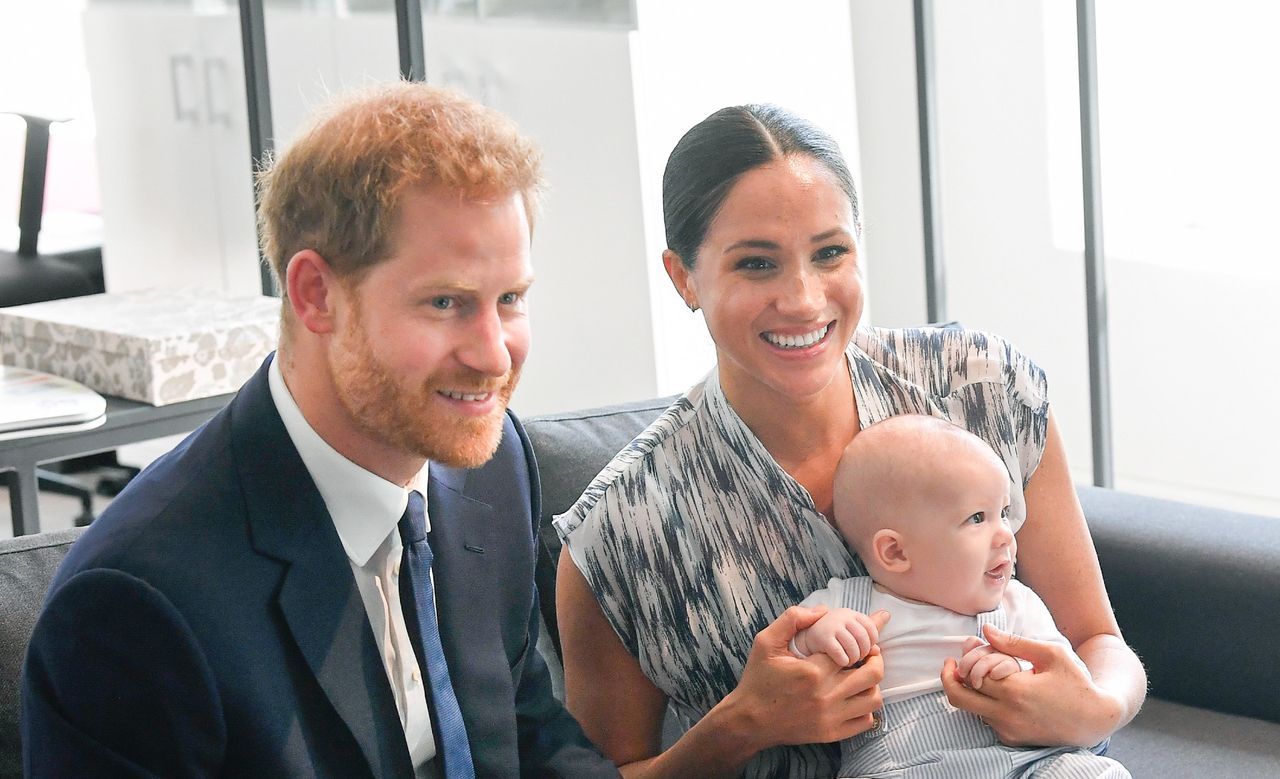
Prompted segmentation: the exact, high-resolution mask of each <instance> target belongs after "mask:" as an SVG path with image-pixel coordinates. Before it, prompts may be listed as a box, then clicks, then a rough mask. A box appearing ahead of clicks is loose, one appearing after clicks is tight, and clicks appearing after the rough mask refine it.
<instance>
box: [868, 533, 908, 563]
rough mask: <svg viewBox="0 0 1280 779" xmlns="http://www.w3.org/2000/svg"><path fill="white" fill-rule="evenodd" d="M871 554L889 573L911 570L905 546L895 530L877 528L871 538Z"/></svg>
mask: <svg viewBox="0 0 1280 779" xmlns="http://www.w3.org/2000/svg"><path fill="white" fill-rule="evenodd" d="M871 554H873V555H875V559H876V562H877V563H879V564H880V567H881V568H884V569H885V570H886V571H889V572H890V573H906V572H907V571H909V570H911V560H910V559H908V558H907V548H906V546H904V545H903V541H902V536H900V535H899V534H898V531H896V530H889V529H884V530H877V531H876V534H875V536H874V537H873V538H872V539H871Z"/></svg>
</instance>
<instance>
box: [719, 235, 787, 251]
mask: <svg viewBox="0 0 1280 779" xmlns="http://www.w3.org/2000/svg"><path fill="white" fill-rule="evenodd" d="M734 249H772V250H773V251H777V250H778V244H776V243H774V242H773V241H766V240H764V239H763V238H748V239H747V240H745V241H738V242H737V243H735V244H731V245H730V246H729V247H727V248H726V249H725V250H724V253H725V254H728V253H729V252H731V251H733V250H734Z"/></svg>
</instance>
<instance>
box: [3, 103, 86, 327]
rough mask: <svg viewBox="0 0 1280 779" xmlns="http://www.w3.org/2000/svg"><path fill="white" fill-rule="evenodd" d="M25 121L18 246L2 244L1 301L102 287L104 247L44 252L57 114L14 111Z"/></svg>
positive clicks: (42, 298) (57, 296)
mask: <svg viewBox="0 0 1280 779" xmlns="http://www.w3.org/2000/svg"><path fill="white" fill-rule="evenodd" d="M16 115H17V116H20V117H22V119H23V121H25V122H26V123H27V140H26V144H25V146H24V149H25V151H24V153H23V163H22V196H21V198H20V200H19V202H18V249H17V251H7V250H0V307H3V306H18V305H22V304H24V303H39V302H41V301H45V300H59V299H61V298H71V297H79V296H80V295H92V294H93V293H95V292H104V291H105V289H104V288H103V283H102V247H100V246H94V247H90V248H87V249H82V250H78V251H72V252H63V253H60V254H40V253H39V252H38V250H37V245H38V243H39V239H40V228H41V225H42V223H43V221H44V190H45V173H46V171H47V170H48V167H49V125H51V124H53V123H54V122H55V121H62V120H57V119H46V118H43V117H39V116H30V115H28V114H16Z"/></svg>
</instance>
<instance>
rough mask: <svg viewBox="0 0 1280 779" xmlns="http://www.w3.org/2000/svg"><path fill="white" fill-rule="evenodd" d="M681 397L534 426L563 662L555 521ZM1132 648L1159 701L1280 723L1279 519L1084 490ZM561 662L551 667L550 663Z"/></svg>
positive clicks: (546, 575)
mask: <svg viewBox="0 0 1280 779" xmlns="http://www.w3.org/2000/svg"><path fill="white" fill-rule="evenodd" d="M673 399H674V398H670V397H669V398H660V399H656V400H649V401H640V402H636V403H626V404H621V405H616V406H608V407H604V408H598V409H589V410H585V411H575V412H569V413H563V414H553V415H548V416H541V417H533V418H530V419H528V420H527V421H525V423H524V426H525V429H526V430H527V431H528V433H529V437H530V440H531V441H532V443H533V448H534V456H535V458H536V459H537V462H538V468H539V472H540V473H541V479H542V512H541V517H540V523H541V530H542V543H543V546H544V547H545V548H544V550H543V555H542V559H540V560H539V566H538V590H539V596H540V597H541V598H542V606H543V609H542V612H543V621H544V623H545V624H546V626H547V631H548V633H550V634H551V638H552V643H553V644H554V646H555V648H556V650H557V652H559V649H560V643H559V633H558V629H557V625H556V615H555V596H554V592H555V561H556V560H557V559H558V557H559V553H560V539H559V537H558V536H557V535H556V533H555V529H554V528H552V527H551V519H552V518H553V517H554V516H555V515H557V514H560V513H563V512H564V511H565V510H567V509H568V508H569V507H570V506H571V505H573V502H574V501H575V500H577V498H578V496H579V495H581V494H582V491H583V490H584V489H585V488H586V486H587V484H588V483H590V481H591V480H592V479H593V478H594V477H595V476H596V474H597V473H599V472H600V470H601V469H602V468H603V467H604V466H605V465H607V464H608V462H609V460H610V459H612V457H613V455H614V454H615V453H617V452H618V451H619V450H621V449H622V448H623V447H624V446H626V445H627V444H628V443H629V442H630V441H631V440H632V439H633V438H635V436H637V435H639V434H640V432H641V431H643V430H644V428H645V427H647V426H648V425H649V423H650V422H652V421H653V420H654V419H656V418H657V416H658V415H659V414H660V413H661V412H662V410H663V409H664V408H666V406H667V405H668V404H669V403H670V402H671V401H672V400H673ZM1079 495H1080V501H1081V504H1082V506H1083V508H1084V514H1085V519H1086V521H1087V522H1088V523H1089V528H1090V531H1091V533H1092V534H1093V538H1094V544H1095V546H1096V547H1097V550H1098V557H1099V561H1100V564H1101V566H1102V572H1103V577H1104V579H1105V580H1106V585H1107V590H1108V592H1109V594H1110V596H1111V602H1112V606H1113V607H1114V609H1115V613H1116V617H1117V619H1118V621H1119V623H1120V627H1121V630H1122V631H1123V633H1124V637H1125V640H1126V641H1128V642H1129V644H1130V645H1131V646H1133V648H1134V649H1135V650H1136V651H1137V653H1138V656H1139V657H1141V658H1142V659H1143V662H1144V663H1145V665H1146V667H1147V673H1148V676H1149V678H1150V692H1151V694H1152V695H1153V696H1156V697H1159V698H1165V699H1167V700H1171V701H1177V702H1179V703H1186V704H1190V705H1193V706H1200V707H1205V708H1210V709H1214V710H1216V711H1221V712H1226V713H1229V714H1240V715H1244V716H1248V717H1257V718H1260V719H1265V720H1270V721H1273V722H1280V695H1277V694H1276V692H1277V691H1280V661H1277V657H1280V649H1277V647H1280V618H1278V617H1277V616H1276V615H1277V614H1280V518H1271V517H1262V516H1256V515H1251V514H1241V513H1237V512H1232V511H1225V510H1222V509H1215V508H1210V507H1205V506H1192V505H1188V504H1184V503H1175V502H1173V501H1166V500H1159V499H1155V498H1149V497H1144V496H1139V495H1132V494H1127V493H1123V492H1116V491H1114V490H1106V489H1098V488H1095V487H1081V488H1079ZM549 660H550V661H554V660H555V658H549Z"/></svg>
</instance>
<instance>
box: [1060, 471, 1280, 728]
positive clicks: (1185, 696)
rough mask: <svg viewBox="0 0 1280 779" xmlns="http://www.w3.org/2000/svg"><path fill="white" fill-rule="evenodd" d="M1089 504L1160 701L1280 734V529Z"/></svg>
mask: <svg viewBox="0 0 1280 779" xmlns="http://www.w3.org/2000/svg"><path fill="white" fill-rule="evenodd" d="M1079 494H1080V502H1081V505H1082V506H1083V507H1084V513H1085V517H1086V519H1087V520H1088V523H1089V529H1090V532H1091V533H1092V534H1093V540H1094V544H1095V545H1096V547H1097V549H1098V559H1099V562H1100V564H1101V566H1102V573H1103V577H1104V579H1105V580H1106V585H1107V591H1108V593H1109V594H1110V596H1111V603H1112V605H1113V606H1114V608H1115V612H1116V618H1117V620H1118V621H1119V623H1120V628H1121V630H1122V631H1123V632H1124V637H1125V640H1126V641H1127V642H1128V643H1129V644H1130V646H1132V647H1133V648H1134V649H1135V650H1136V651H1137V653H1138V656H1139V657H1141V658H1142V661H1143V663H1144V664H1145V665H1146V668H1147V675H1148V677H1149V679H1150V691H1151V694H1152V695H1153V696H1156V697H1158V698H1164V699H1167V700H1171V701H1177V702H1179V703H1186V704H1190V705H1193V706H1200V707H1203V708H1208V709H1213V710H1216V711H1221V712H1226V713H1230V714H1240V715H1244V716H1247V717H1257V718H1260V719H1265V720H1270V721H1272V722H1280V696H1277V694H1276V693H1277V691H1280V616H1278V615H1280V518H1271V517H1264V516H1257V515H1252V514H1243V513H1239V512H1234V511H1226V510H1223V509H1215V508H1210V507H1205V506H1193V505H1188V504H1185V503H1177V502H1173V501H1167V500H1159V499H1156V498H1149V497H1144V496H1138V495H1131V494H1126V493H1123V492H1116V491H1113V490H1107V489H1099V488H1096V487H1081V488H1080V489H1079Z"/></svg>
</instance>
